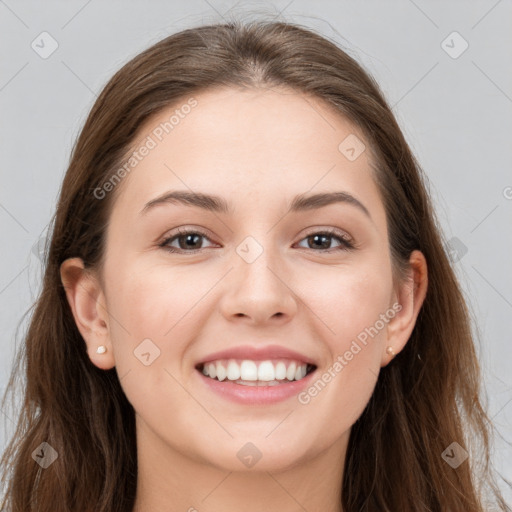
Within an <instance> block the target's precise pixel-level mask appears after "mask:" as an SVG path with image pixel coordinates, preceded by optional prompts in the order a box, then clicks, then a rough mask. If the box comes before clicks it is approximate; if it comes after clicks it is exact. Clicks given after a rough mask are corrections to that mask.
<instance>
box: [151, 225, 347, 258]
mask: <svg viewBox="0 0 512 512" xmlns="http://www.w3.org/2000/svg"><path fill="white" fill-rule="evenodd" d="M185 235H199V236H202V237H204V238H207V239H208V240H210V238H209V236H208V235H207V234H206V233H204V232H203V231H201V230H187V229H183V230H182V229H178V231H177V232H176V233H175V234H173V235H172V236H169V237H167V238H165V239H164V240H163V241H162V242H161V243H160V244H159V245H158V246H159V247H161V248H162V249H164V250H166V251H168V252H170V253H174V254H195V253H197V252H200V251H202V250H203V249H193V250H191V251H187V250H184V249H176V248H175V247H169V245H168V244H169V243H170V242H172V241H173V240H175V239H178V238H179V237H180V236H185ZM313 235H323V236H327V237H330V238H337V239H338V240H339V241H340V242H341V245H340V246H339V247H335V248H332V249H320V250H318V251H317V250H314V249H311V250H313V251H314V252H320V253H332V252H336V251H350V250H354V249H356V245H355V244H354V242H352V241H351V240H349V239H348V238H347V236H346V235H345V234H343V233H342V232H340V231H338V230H337V229H323V230H322V231H313V232H311V233H308V234H307V235H306V236H305V237H304V238H302V239H301V240H300V241H301V242H302V240H305V239H306V238H309V237H311V236H313ZM210 241H211V240H210ZM303 249H304V247H303Z"/></svg>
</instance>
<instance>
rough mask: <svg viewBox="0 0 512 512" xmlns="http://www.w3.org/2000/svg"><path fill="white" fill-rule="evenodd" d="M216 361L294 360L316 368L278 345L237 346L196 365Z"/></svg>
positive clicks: (306, 359)
mask: <svg viewBox="0 0 512 512" xmlns="http://www.w3.org/2000/svg"><path fill="white" fill-rule="evenodd" d="M218 359H250V360H252V361H265V360H267V359H294V360H295V361H299V362H304V363H307V364H311V365H315V366H317V365H316V364H315V362H314V361H312V360H311V359H310V358H308V357H306V356H305V355H303V354H301V353H299V352H295V351H294V350H290V349H288V348H285V347H281V346H279V345H267V346H266V347H251V346H249V345H245V346H243V345H242V346H237V347H233V348H229V349H226V350H221V351H219V352H214V353H213V354H209V355H207V356H206V357H204V358H203V359H202V360H201V361H198V363H205V362H208V361H216V360H218ZM210 380H212V379H210ZM299 382H300V381H299Z"/></svg>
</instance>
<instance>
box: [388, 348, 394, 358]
mask: <svg viewBox="0 0 512 512" xmlns="http://www.w3.org/2000/svg"><path fill="white" fill-rule="evenodd" d="M386 352H387V353H388V354H389V355H390V356H391V357H395V355H396V354H395V353H394V352H393V347H388V348H387V349H386Z"/></svg>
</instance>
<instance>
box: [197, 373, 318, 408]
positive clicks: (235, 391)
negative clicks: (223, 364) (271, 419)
mask: <svg viewBox="0 0 512 512" xmlns="http://www.w3.org/2000/svg"><path fill="white" fill-rule="evenodd" d="M196 371H197V373H198V375H199V377H200V378H201V379H202V380H203V382H204V383H205V384H206V385H207V386H208V387H209V388H210V389H211V390H212V391H214V392H215V393H217V394H219V395H220V396H222V397H223V398H225V399H227V400H231V401H232V402H237V403H239V404H246V405H268V404H274V403H277V402H282V401H284V400H287V399H289V398H291V397H293V396H296V395H298V394H299V393H300V392H301V391H302V390H303V389H304V388H305V387H306V386H308V385H309V383H310V382H311V380H312V378H313V374H314V373H315V372H316V370H314V371H312V372H311V373H309V374H308V375H306V376H305V377H304V378H303V379H301V380H292V381H288V382H285V383H284V384H277V385H275V386H244V385H243V384H235V383H234V382H232V381H230V380H227V379H226V380H223V381H222V382H221V381H219V380H217V379H212V378H211V377H206V376H205V375H203V373H202V372H201V371H199V370H196Z"/></svg>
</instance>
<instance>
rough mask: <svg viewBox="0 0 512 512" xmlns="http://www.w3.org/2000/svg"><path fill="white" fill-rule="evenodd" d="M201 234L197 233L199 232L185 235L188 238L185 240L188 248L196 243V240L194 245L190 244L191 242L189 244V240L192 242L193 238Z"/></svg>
mask: <svg viewBox="0 0 512 512" xmlns="http://www.w3.org/2000/svg"><path fill="white" fill-rule="evenodd" d="M200 236H201V235H197V234H195V235H185V240H186V242H185V246H186V247H188V248H190V247H192V246H193V245H194V242H192V243H191V244H192V245H190V244H189V242H190V241H191V240H192V239H193V238H197V237H200ZM196 243H197V242H196Z"/></svg>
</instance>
